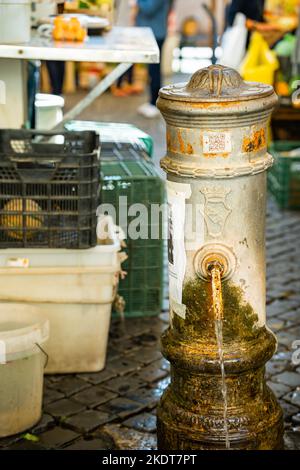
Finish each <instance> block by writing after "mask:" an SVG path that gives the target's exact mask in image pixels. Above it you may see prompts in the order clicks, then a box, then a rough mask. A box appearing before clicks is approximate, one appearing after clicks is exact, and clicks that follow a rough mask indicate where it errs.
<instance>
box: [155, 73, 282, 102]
mask: <svg viewBox="0 0 300 470" xmlns="http://www.w3.org/2000/svg"><path fill="white" fill-rule="evenodd" d="M272 94H274V90H273V87H271V86H270V85H265V84H262V83H256V82H245V81H244V80H243V79H242V77H241V76H240V74H239V73H238V72H237V71H236V70H234V69H232V68H230V67H224V66H223V65H211V66H209V67H206V68H204V69H200V70H198V71H197V72H196V73H194V75H193V76H192V77H191V79H190V81H189V82H188V83H179V84H175V85H169V86H166V87H164V88H162V89H161V90H160V92H159V96H160V97H162V98H165V99H171V100H177V101H193V102H195V101H199V102H222V101H223V102H224V101H245V100H253V99H258V98H263V97H267V96H269V95H272Z"/></svg>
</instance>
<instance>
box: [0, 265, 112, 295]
mask: <svg viewBox="0 0 300 470" xmlns="http://www.w3.org/2000/svg"><path fill="white" fill-rule="evenodd" d="M119 270H120V266H119V265H115V266H102V267H100V268H97V267H90V268H81V267H78V268H77V267H74V266H70V267H65V268H64V267H61V268H53V267H50V268H48V267H45V268H30V267H28V268H1V269H0V301H10V302H49V303H80V304H95V303H99V302H103V303H109V302H112V300H113V294H114V287H115V286H116V284H117V282H118V272H119Z"/></svg>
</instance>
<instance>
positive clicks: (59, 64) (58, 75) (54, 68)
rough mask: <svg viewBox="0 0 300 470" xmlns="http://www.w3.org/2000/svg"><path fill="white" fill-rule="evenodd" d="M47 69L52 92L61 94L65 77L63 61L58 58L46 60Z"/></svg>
mask: <svg viewBox="0 0 300 470" xmlns="http://www.w3.org/2000/svg"><path fill="white" fill-rule="evenodd" d="M46 64H47V69H48V73H49V77H50V82H51V88H52V93H53V94H54V95H61V94H62V92H63V84H64V78H65V63H64V62H63V61H60V60H51V61H49V60H47V61H46Z"/></svg>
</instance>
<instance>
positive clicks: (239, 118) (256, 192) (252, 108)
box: [158, 66, 283, 450]
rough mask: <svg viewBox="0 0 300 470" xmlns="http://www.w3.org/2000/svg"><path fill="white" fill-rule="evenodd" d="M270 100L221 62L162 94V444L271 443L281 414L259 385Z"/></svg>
mask: <svg viewBox="0 0 300 470" xmlns="http://www.w3.org/2000/svg"><path fill="white" fill-rule="evenodd" d="M276 101H277V97H276V95H275V93H274V90H273V88H272V87H271V86H267V85H263V84H259V83H248V82H244V81H243V80H242V78H241V77H240V75H239V74H238V73H237V72H236V71H235V70H232V69H230V68H227V67H222V66H211V67H208V68H206V69H202V70H199V71H198V72H196V73H195V74H194V75H193V76H192V78H191V80H190V81H189V82H188V83H187V84H177V85H170V86H167V87H165V88H163V89H162V90H161V91H160V96H159V99H158V108H159V109H160V111H161V112H162V114H163V117H164V119H165V121H166V123H167V149H168V151H167V156H166V157H165V158H163V159H162V162H161V165H162V168H163V169H164V170H165V171H166V172H167V175H168V180H167V192H168V206H169V231H170V234H169V235H170V236H169V249H168V254H169V280H170V287H169V290H170V327H169V328H168V330H167V331H166V332H165V333H164V335H163V337H162V348H163V353H164V355H165V357H166V358H167V359H168V360H169V361H170V362H171V384H170V386H169V387H168V389H167V390H166V391H165V393H164V395H163V397H162V399H161V402H160V405H159V409H158V446H159V448H160V449H165V450H197V449H199V450H200V449H226V448H227V449H276V448H280V447H281V446H282V432H283V422H282V412H281V409H280V407H279V405H278V403H277V401H276V399H275V397H274V395H273V393H272V392H271V390H270V389H269V388H268V387H267V385H266V383H265V377H264V373H265V363H266V362H267V361H268V360H269V359H270V358H271V357H272V355H273V354H274V351H275V348H276V339H275V337H274V335H273V333H272V332H271V331H270V330H269V329H268V328H267V327H266V315H265V305H266V293H265V207H266V170H267V169H268V168H269V167H270V166H271V165H272V157H271V156H270V155H269V154H268V153H267V126H268V121H269V118H270V115H271V112H272V109H273V107H274V105H275V104H276Z"/></svg>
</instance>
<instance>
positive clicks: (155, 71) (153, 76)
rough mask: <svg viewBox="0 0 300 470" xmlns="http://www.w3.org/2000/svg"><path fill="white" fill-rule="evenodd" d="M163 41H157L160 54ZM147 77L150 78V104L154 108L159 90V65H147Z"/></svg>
mask: <svg viewBox="0 0 300 470" xmlns="http://www.w3.org/2000/svg"><path fill="white" fill-rule="evenodd" d="M163 43H164V39H158V40H157V44H158V47H159V50H160V53H161V50H162V46H163ZM149 76H150V103H151V104H153V105H154V106H155V104H156V100H157V97H158V92H159V90H160V88H161V67H160V62H159V64H150V65H149Z"/></svg>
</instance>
